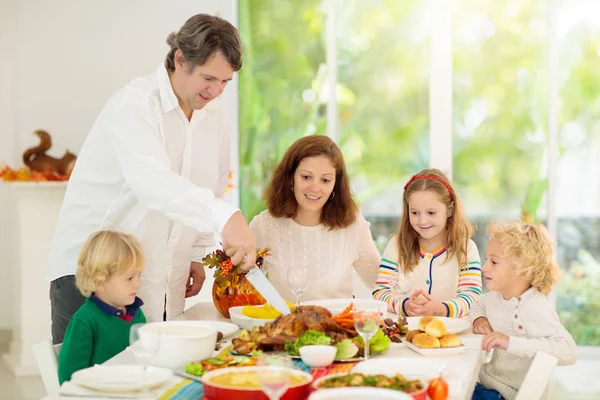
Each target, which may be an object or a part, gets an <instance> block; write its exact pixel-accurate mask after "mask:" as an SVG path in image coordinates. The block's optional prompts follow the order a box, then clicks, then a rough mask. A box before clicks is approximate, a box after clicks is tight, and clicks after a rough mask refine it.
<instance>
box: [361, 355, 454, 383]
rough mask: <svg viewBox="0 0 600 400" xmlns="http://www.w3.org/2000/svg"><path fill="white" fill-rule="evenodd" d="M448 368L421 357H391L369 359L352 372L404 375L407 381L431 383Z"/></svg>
mask: <svg viewBox="0 0 600 400" xmlns="http://www.w3.org/2000/svg"><path fill="white" fill-rule="evenodd" d="M445 368H446V366H445V365H444V364H442V363H440V362H438V361H435V360H429V359H427V358H421V357H390V358H379V359H369V360H367V361H363V362H360V363H358V364H356V365H355V366H354V368H352V372H357V373H362V374H369V375H377V374H383V375H396V374H402V375H403V376H404V377H405V378H406V379H411V380H412V379H419V380H421V381H426V382H427V381H429V380H431V379H433V378H435V377H437V376H438V375H439V371H440V369H442V370H443V369H445Z"/></svg>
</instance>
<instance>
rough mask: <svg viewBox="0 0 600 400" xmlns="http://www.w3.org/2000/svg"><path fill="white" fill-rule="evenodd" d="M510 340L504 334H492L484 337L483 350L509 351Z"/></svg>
mask: <svg viewBox="0 0 600 400" xmlns="http://www.w3.org/2000/svg"><path fill="white" fill-rule="evenodd" d="M509 341H510V338H509V337H508V336H506V335H505V334H504V333H500V332H492V333H490V334H488V335H485V336H484V337H483V340H482V341H481V349H482V350H485V351H490V350H492V349H502V350H508V342H509Z"/></svg>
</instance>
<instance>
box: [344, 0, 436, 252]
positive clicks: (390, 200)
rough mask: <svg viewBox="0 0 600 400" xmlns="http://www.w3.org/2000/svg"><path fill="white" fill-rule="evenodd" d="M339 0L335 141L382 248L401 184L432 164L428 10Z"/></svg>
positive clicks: (388, 1)
mask: <svg viewBox="0 0 600 400" xmlns="http://www.w3.org/2000/svg"><path fill="white" fill-rule="evenodd" d="M335 4H336V8H335V10H334V12H335V14H336V15H335V16H334V17H335V19H336V25H337V28H338V29H337V35H336V36H337V41H336V44H337V47H338V51H337V53H338V62H337V69H338V88H339V93H338V107H339V138H338V142H339V144H340V146H341V149H342V151H343V153H344V157H345V160H346V164H347V166H348V171H349V174H350V176H351V179H352V188H353V190H354V192H355V194H356V197H357V199H358V201H359V202H360V204H361V208H362V212H363V213H364V214H365V215H366V216H367V217H368V218H369V219H371V222H372V223H373V228H374V229H373V233H374V235H376V239H377V242H378V245H379V247H380V248H381V247H384V246H385V245H386V244H387V241H388V239H389V237H390V235H391V234H393V231H394V230H395V228H396V225H397V218H398V215H399V214H400V212H401V210H402V200H401V199H402V188H403V186H404V183H405V182H406V180H407V179H408V178H409V177H410V176H411V175H412V174H413V173H414V172H415V171H418V170H420V169H423V168H427V166H428V165H429V153H428V146H429V98H428V91H429V25H428V24H427V20H426V11H427V8H426V7H425V2H423V1H419V0H411V1H397V0H385V1H362V0H350V1H348V0H342V1H337V2H336V3H335ZM390 217H391V218H390Z"/></svg>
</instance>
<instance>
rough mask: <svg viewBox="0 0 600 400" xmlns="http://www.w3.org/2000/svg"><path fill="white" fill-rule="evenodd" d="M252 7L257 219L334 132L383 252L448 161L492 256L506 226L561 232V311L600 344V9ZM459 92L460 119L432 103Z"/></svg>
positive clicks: (509, 3) (249, 207)
mask: <svg viewBox="0 0 600 400" xmlns="http://www.w3.org/2000/svg"><path fill="white" fill-rule="evenodd" d="M450 5H451V6H450ZM239 7H240V8H239V15H240V21H239V26H240V31H241V34H242V40H243V41H244V44H245V46H246V57H245V65H244V69H243V71H242V73H241V74H240V84H241V86H240V133H239V135H240V165H241V167H240V168H241V170H240V171H239V172H240V199H241V206H242V209H243V211H244V214H245V215H246V217H248V218H249V219H250V218H252V216H254V215H255V214H257V213H258V212H260V211H262V210H263V209H264V204H263V203H262V202H261V201H260V194H261V192H262V188H263V187H264V184H265V183H266V181H267V180H268V177H269V176H270V173H271V170H272V168H273V166H274V165H275V164H276V162H277V161H279V160H280V158H281V156H282V154H283V152H284V151H285V150H286V148H287V147H288V146H289V145H290V144H291V143H292V142H293V141H294V140H296V139H297V138H298V137H300V136H302V135H307V134H315V133H317V134H330V135H332V137H334V138H335V140H336V141H337V142H338V143H339V145H340V147H341V148H342V150H343V152H344V156H345V158H346V162H347V165H348V170H349V172H350V174H351V177H352V187H353V190H354V192H355V194H356V196H357V199H358V200H359V202H360V204H361V208H362V211H363V214H365V216H366V217H367V219H369V220H370V221H371V222H372V225H371V228H372V233H373V236H374V238H375V239H376V242H377V243H378V245H379V247H380V248H381V247H382V246H384V245H385V243H386V242H387V240H388V239H389V237H390V236H391V235H392V234H393V233H394V231H395V229H396V227H397V222H398V219H399V217H400V212H401V196H402V187H403V185H404V183H405V181H406V179H407V178H408V177H409V176H410V175H411V174H413V173H415V172H417V171H418V170H420V169H422V168H425V167H427V166H428V165H434V166H437V167H442V168H443V167H445V168H443V169H447V170H452V171H453V173H452V176H453V182H454V183H455V185H456V189H457V191H458V193H459V194H460V196H461V198H462V200H463V203H464V204H465V207H466V209H467V213H468V215H469V216H470V218H472V219H473V221H474V222H476V223H477V226H478V233H477V234H476V236H475V240H476V242H477V244H478V247H479V250H480V253H481V255H482V258H483V257H484V255H485V245H486V233H485V228H486V226H487V224H488V223H489V222H490V220H491V219H493V218H498V217H500V218H505V219H516V218H522V219H524V220H526V221H538V222H542V223H546V224H547V226H548V227H549V228H550V230H551V233H552V235H553V236H555V237H556V238H557V256H558V260H559V264H560V266H561V268H562V270H563V273H564V278H563V280H562V281H561V283H560V284H559V286H558V289H557V291H556V294H557V296H556V299H557V311H558V312H559V315H560V317H561V320H562V321H563V323H564V324H565V326H566V327H567V329H568V330H569V331H570V332H571V333H572V334H573V336H574V337H575V339H576V341H577V343H578V344H580V345H600V297H599V296H600V295H599V293H600V217H599V216H600V162H599V161H598V156H597V155H598V154H600V122H598V121H600V22H598V21H599V20H598V18H597V16H598V15H600V2H598V1H596V0H552V1H551V0H528V1H523V0H505V1H496V0H454V1H451V0H439V1H437V0H436V1H428V0H402V1H394V0H379V1H368V2H367V1H361V0H346V1H342V0H327V1H303V2H299V1H278V0H258V1H254V0H240V2H239ZM440 13H446V14H445V15H448V18H451V21H452V23H451V24H448V25H447V27H446V25H436V24H435V23H432V20H431V19H432V16H436V15H439V14H440ZM444 38H451V40H449V41H450V42H451V44H450V45H449V46H450V49H448V48H447V47H444V46H445V44H444ZM440 43H441V45H440ZM446 51H448V64H447V66H444V67H443V68H439V65H437V64H436V62H437V61H436V60H444V54H445V53H444V52H446ZM332 55H333V56H332ZM440 56H441V57H440ZM332 57H333V59H332ZM553 60H554V61H555V62H556V65H557V68H553V67H552V65H553V64H552V62H553ZM444 65H445V64H444ZM444 68H445V69H446V70H444ZM332 71H334V72H335V73H333V74H332V73H331V72H332ZM444 85H448V87H450V88H451V92H452V95H450V92H448V93H449V94H448V104H447V108H446V109H444V107H445V105H444V101H445V100H442V101H441V102H440V101H434V102H432V99H433V100H438V99H435V98H434V97H432V95H431V94H432V93H434V94H439V93H442V94H443V93H444V90H443V86H444ZM440 87H442V90H438V89H440ZM332 88H334V90H332ZM332 93H333V95H332ZM555 99H556V101H555ZM430 104H431V105H435V106H432V107H431V108H430ZM328 109H329V110H330V111H331V110H337V112H335V113H334V112H329V113H328V112H327V110H328ZM445 112H451V115H452V116H453V118H452V122H451V124H446V125H451V127H450V126H449V127H448V129H447V130H444V129H439V121H440V120H445V119H444V118H440V115H442V114H444V113H445ZM448 115H450V114H448ZM430 121H436V123H438V125H437V127H438V129H436V128H435V127H433V124H432V123H431V122H430ZM332 127H334V129H332ZM450 130H451V132H452V134H451V136H452V140H451V143H452V146H446V147H447V149H446V150H444V146H441V147H440V146H439V143H450V142H448V140H449V137H450V134H449V133H448V132H449V131H450ZM436 145H437V147H436ZM432 149H436V150H435V151H433V150H432ZM436 151H442V152H443V151H447V152H448V154H441V156H440V157H438V156H437V155H436ZM450 153H451V154H450ZM549 154H550V155H552V154H556V155H557V157H556V158H553V157H549ZM446 156H448V157H446ZM440 160H448V161H447V163H448V164H449V165H442V166H440ZM444 162H446V161H444ZM442 164H443V162H442ZM549 182H550V183H555V184H550V185H549Z"/></svg>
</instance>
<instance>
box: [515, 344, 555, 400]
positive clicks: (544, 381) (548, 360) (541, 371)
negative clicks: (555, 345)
mask: <svg viewBox="0 0 600 400" xmlns="http://www.w3.org/2000/svg"><path fill="white" fill-rule="evenodd" d="M557 363H558V358H556V357H554V356H552V355H550V354H548V353H545V352H543V351H538V352H537V353H536V355H535V357H534V358H533V362H532V363H531V366H530V367H529V370H528V371H527V375H525V379H524V380H523V383H522V384H521V388H520V389H519V393H517V397H516V398H515V400H541V399H545V398H546V395H547V388H548V385H549V383H550V379H551V378H552V374H553V373H554V369H555V368H556V364H557Z"/></svg>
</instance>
